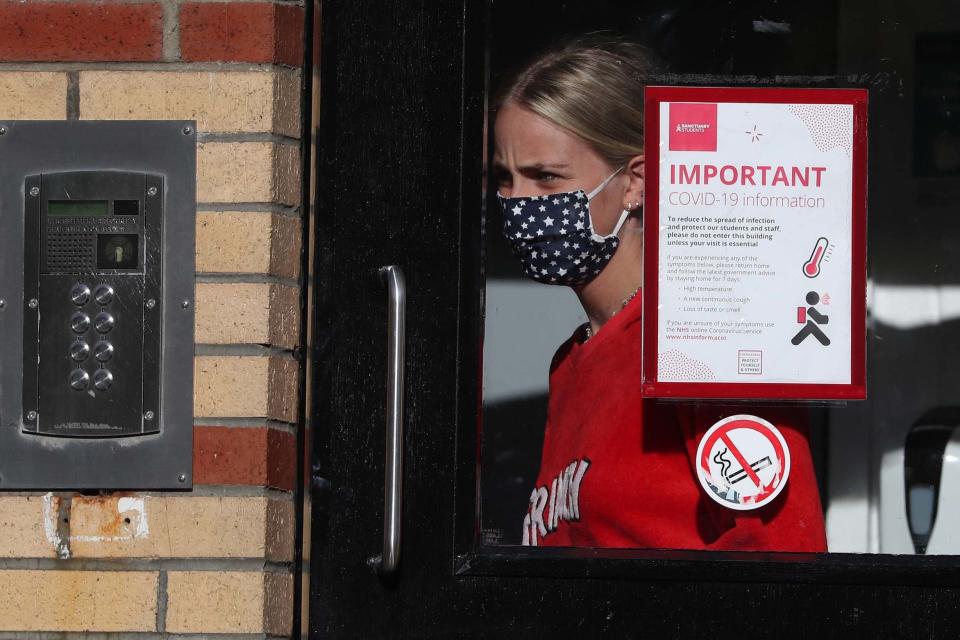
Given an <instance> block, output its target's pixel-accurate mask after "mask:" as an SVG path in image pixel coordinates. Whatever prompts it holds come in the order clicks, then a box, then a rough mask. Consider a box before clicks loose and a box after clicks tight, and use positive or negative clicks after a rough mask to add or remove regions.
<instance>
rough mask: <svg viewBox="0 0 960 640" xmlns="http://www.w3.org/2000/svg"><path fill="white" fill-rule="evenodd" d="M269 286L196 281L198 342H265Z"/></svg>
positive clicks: (267, 327) (268, 313)
mask: <svg viewBox="0 0 960 640" xmlns="http://www.w3.org/2000/svg"><path fill="white" fill-rule="evenodd" d="M270 287H271V285H269V284H266V283H262V284H248V283H242V284H238V283H223V284H219V283H218V284H208V283H199V284H197V286H196V295H197V309H196V312H197V313H196V340H197V342H198V343H200V344H230V343H238V344H244V343H246V344H267V343H268V342H269V341H270Z"/></svg>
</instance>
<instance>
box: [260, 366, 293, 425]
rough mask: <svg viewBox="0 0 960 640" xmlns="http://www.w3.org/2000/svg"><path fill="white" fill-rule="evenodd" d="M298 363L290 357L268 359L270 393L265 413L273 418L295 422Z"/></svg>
mask: <svg viewBox="0 0 960 640" xmlns="http://www.w3.org/2000/svg"><path fill="white" fill-rule="evenodd" d="M299 367H300V365H299V364H298V363H297V361H296V360H293V359H292V358H271V359H270V371H269V376H270V394H269V396H268V404H267V413H268V415H269V417H271V418H273V419H274V420H282V421H284V422H290V423H293V422H296V421H297V416H298V411H297V373H298V372H299Z"/></svg>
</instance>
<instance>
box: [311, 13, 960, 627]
mask: <svg viewBox="0 0 960 640" xmlns="http://www.w3.org/2000/svg"><path fill="white" fill-rule="evenodd" d="M322 5H323V18H324V19H323V21H322V24H321V29H322V37H321V38H320V43H321V45H320V46H321V50H322V54H321V59H322V64H321V71H320V75H319V77H320V85H321V93H322V95H323V99H322V101H321V105H320V113H319V120H318V122H317V123H316V125H317V128H316V132H317V135H316V140H317V158H318V159H317V164H316V167H315V168H314V171H315V176H316V191H315V192H314V195H315V198H316V202H317V209H316V211H317V213H316V215H317V220H316V229H315V232H314V235H313V237H312V241H313V242H314V244H315V246H316V247H317V253H316V258H315V260H314V261H313V264H312V268H313V274H314V282H315V288H314V291H313V294H312V299H311V303H312V305H313V309H312V311H313V314H314V317H313V321H312V327H311V329H312V333H313V336H314V341H313V344H314V345H315V346H314V347H313V348H312V349H311V352H310V360H311V366H312V368H313V372H314V375H313V376H312V379H313V381H314V382H313V388H312V389H310V393H311V394H312V406H313V407H314V409H313V413H312V416H311V418H312V420H311V422H312V424H313V427H312V437H313V441H312V449H308V453H309V452H310V451H312V458H311V464H310V465H309V466H308V467H307V473H306V481H307V482H308V483H309V487H310V489H309V498H310V502H311V504H312V514H310V515H309V516H308V519H309V520H310V522H311V526H312V533H311V534H310V535H309V541H310V545H311V554H310V557H312V558H313V565H312V567H311V571H310V583H309V584H310V605H309V609H310V616H309V628H310V637H318V638H319V637H328V636H329V637H341V636H342V637H361V636H364V637H365V636H370V637H392V636H395V635H404V634H408V635H412V636H414V637H420V636H434V635H435V636H439V637H445V636H446V635H447V634H456V635H458V636H460V637H473V636H476V637H489V636H490V634H491V633H496V632H500V631H503V632H507V631H512V630H518V629H525V630H531V631H540V632H543V631H546V630H548V629H551V630H554V631H556V632H558V633H563V632H565V631H566V632H568V631H570V630H571V629H573V628H578V627H580V628H584V629H592V630H595V631H597V632H614V631H618V632H629V631H630V630H633V631H637V630H639V629H640V628H643V629H644V630H645V631H646V632H648V633H650V634H651V635H652V636H653V637H667V636H673V635H677V634H684V635H685V634H687V633H700V634H706V633H711V632H715V629H716V625H717V624H718V623H720V622H724V623H725V628H726V629H731V628H743V629H756V628H757V627H758V625H759V626H760V627H762V628H764V629H768V630H770V631H777V632H779V633H780V634H781V635H788V636H789V635H793V634H795V633H798V632H799V631H800V630H804V631H805V632H806V633H808V634H809V633H823V634H826V633H837V632H841V631H842V632H844V633H847V634H851V633H852V632H853V634H854V635H856V634H858V633H863V634H866V635H870V634H873V635H900V634H904V635H905V634H907V633H916V634H917V637H927V636H929V635H932V634H934V633H935V632H936V631H937V630H938V629H943V625H944V624H945V623H948V622H953V621H955V620H960V618H958V615H960V614H957V613H955V611H957V610H960V591H958V590H957V589H954V588H952V587H957V586H960V556H948V557H943V556H941V557H925V556H894V555H866V554H798V553H734V552H698V551H682V550H668V551H658V550H609V549H547V548H524V547H503V546H497V547H491V546H482V545H480V542H479V532H478V530H477V524H476V523H477V516H478V514H479V508H480V504H479V497H478V492H477V482H478V479H477V469H478V468H479V450H478V446H477V438H478V433H479V432H478V421H479V407H480V397H479V385H478V384H477V375H478V373H477V372H479V371H480V359H481V349H482V347H481V344H482V343H481V338H482V335H483V323H482V296H481V292H482V287H483V270H482V269H483V265H482V232H483V229H482V224H483V223H482V221H483V211H482V201H481V198H480V193H481V188H482V187H481V175H482V170H483V162H482V161H483V154H484V150H485V144H484V140H483V126H482V125H483V118H484V108H485V95H486V89H487V87H486V85H485V77H484V76H485V47H486V20H487V19H488V18H487V15H488V3H487V2H486V1H485V0H463V1H462V2H458V3H438V5H437V6H429V5H430V3H429V2H408V3H406V4H404V3H403V2H400V1H399V0H398V1H397V2H393V3H385V2H383V0H379V1H378V0H353V1H348V0H325V1H324V2H323V3H322ZM444 29H447V30H448V31H446V32H445V31H444ZM391 33H409V34H410V35H409V36H405V39H406V40H405V42H398V43H391V42H387V41H386V40H385V38H388V37H389V36H390V34H391ZM444 33H446V34H447V35H443V34H444ZM404 46H406V47H408V48H411V49H412V51H410V52H409V53H412V54H415V57H416V58H418V61H419V62H422V66H418V65H416V64H411V60H410V59H407V60H403V59H401V54H400V53H399V52H400V51H401V50H402V47H404ZM455 51H459V57H458V58H457V59H453V58H454V57H456V56H454V55H452V53H453V52H455ZM444 56H446V57H444ZM667 80H669V79H667ZM454 81H456V82H457V87H455V88H453V89H452V88H450V87H449V86H445V85H444V83H450V82H454ZM745 81H749V80H745V79H743V78H718V77H704V76H696V77H695V76H689V75H687V76H678V77H676V83H677V84H680V83H683V84H711V83H717V82H725V83H742V82H745ZM793 82H795V83H799V84H802V85H805V86H810V85H813V84H819V85H824V86H825V85H831V86H864V85H863V82H864V79H863V78H851V79H843V78H835V77H816V78H814V77H811V78H794V79H793ZM884 82H885V80H884V79H877V81H876V82H875V83H873V84H874V86H875V87H879V89H878V90H882V87H883V86H884ZM356 83H368V87H369V92H364V91H363V90H361V89H360V87H358V86H357V84H356ZM778 86H782V85H778ZM454 95H456V96H459V99H458V100H457V101H455V102H454V101H453V100H450V101H449V102H448V104H449V107H448V109H447V111H446V112H445V115H446V116H448V117H447V118H445V117H437V114H438V113H442V110H441V111H438V105H437V104H435V103H434V102H431V100H433V99H434V98H435V97H436V99H440V98H442V97H447V98H450V97H451V96H454ZM377 96H379V98H377ZM411 115H412V116H414V117H415V118H419V117H421V116H423V117H426V118H427V119H425V120H417V119H414V120H409V119H407V120H405V119H404V118H409V117H410V116H411ZM430 117H434V118H435V119H433V120H430V119H429V118H430ZM371 118H376V119H382V121H373V120H370V119H371ZM390 125H394V126H396V127H398V128H397V130H398V131H399V130H400V128H399V127H400V126H401V125H404V126H406V127H407V128H408V129H404V131H403V135H402V136H401V135H400V134H398V138H400V139H399V141H395V140H387V139H381V140H380V144H381V145H382V146H381V148H382V155H381V156H380V157H379V158H371V157H368V156H369V154H370V149H373V148H375V147H376V144H375V143H374V141H372V140H371V139H370V136H374V135H380V136H381V138H382V136H383V135H384V132H388V131H389V130H390ZM371 129H372V130H373V131H371ZM418 143H419V144H420V145H422V146H421V147H420V148H415V146H413V145H416V144H418ZM365 154H366V155H365ZM428 156H435V157H437V158H440V159H441V160H443V159H450V158H453V157H456V158H458V163H457V165H456V166H449V164H443V163H440V165H438V166H433V165H431V164H430V163H429V162H428V161H427V160H426V159H425V158H426V157H428ZM401 162H403V163H407V166H403V167H398V166H397V165H398V164H399V163H401ZM424 172H430V175H424ZM377 179H382V180H383V181H385V182H386V183H387V184H388V185H391V186H392V187H393V188H387V187H385V186H384V183H383V182H377V181H376V180H377ZM418 196H419V197H420V200H419V201H416V199H417V197H418ZM451 196H454V197H453V198H452V199H451ZM364 206H367V207H373V208H375V209H377V210H378V211H381V212H382V211H384V210H389V211H390V212H391V213H390V215H396V216H399V217H403V219H404V224H402V225H401V224H399V223H396V224H393V226H391V224H390V220H389V218H387V217H384V218H383V220H384V221H385V224H384V227H385V231H384V233H385V234H386V237H385V238H373V237H369V236H364V235H363V234H362V233H355V230H354V228H353V227H354V223H353V222H351V216H355V215H363V210H364ZM438 210H440V211H443V212H445V213H446V215H448V216H458V218H457V219H456V223H455V224H454V223H451V222H449V220H448V218H444V217H438V216H439V215H440V214H438V213H437V211H438ZM358 211H359V212H360V213H359V214H358ZM377 215H381V216H386V215H387V214H386V213H380V214H377ZM404 216H408V217H404ZM418 216H420V217H422V218H423V219H424V220H426V221H430V220H433V219H435V221H436V224H437V236H436V237H434V238H424V237H423V235H419V236H417V235H415V233H414V230H411V231H410V232H409V235H405V234H406V233H407V228H408V227H410V226H411V225H412V226H414V227H415V231H417V232H421V233H422V232H423V231H424V230H425V229H427V228H428V226H429V225H427V224H420V223H421V222H423V220H421V218H420V217H418ZM358 238H359V239H361V240H363V239H369V246H364V244H363V243H360V244H358V242H357V240H358ZM418 241H419V242H424V243H427V242H441V243H443V242H447V243H449V242H454V243H456V251H455V252H454V253H452V254H451V253H450V252H445V251H434V252H432V253H431V252H429V251H428V252H427V254H426V255H427V257H423V256H420V255H419V254H418V248H419V249H425V247H426V245H424V246H421V247H418V244H417V243H418ZM407 255H409V256H411V257H412V264H413V265H414V266H413V271H414V273H413V276H414V277H413V278H408V281H411V283H412V284H413V285H414V286H419V287H421V288H422V290H423V293H422V294H421V293H420V292H419V291H418V292H417V293H416V294H415V293H414V292H411V302H415V298H416V295H422V296H423V299H424V306H421V310H422V309H424V308H435V310H436V313H437V316H436V317H429V318H427V317H417V318H414V319H413V320H412V321H410V320H408V323H410V322H413V323H416V322H423V323H425V324H429V325H430V327H428V328H427V329H430V330H431V331H432V333H433V334H434V335H436V336H437V337H438V338H440V339H447V340H448V342H447V343H445V344H447V346H446V347H444V346H443V345H440V346H437V345H432V344H431V342H430V341H429V340H427V339H426V337H425V336H426V334H427V333H430V331H428V330H427V329H417V328H415V327H414V328H411V329H410V330H409V331H408V340H410V341H411V342H412V345H411V346H408V355H409V357H410V358H411V359H412V360H411V362H410V366H411V367H412V368H413V369H414V371H413V375H412V376H408V380H417V379H419V380H420V382H421V385H426V386H419V387H418V386H417V383H416V382H410V383H409V385H410V386H408V389H407V404H408V407H413V409H412V415H410V416H408V419H407V424H406V427H407V429H406V432H407V439H406V443H405V447H404V448H405V452H406V457H407V460H408V463H407V472H406V475H407V485H406V488H405V508H406V511H405V513H404V527H405V537H404V546H403V555H402V558H401V563H402V564H401V567H402V568H401V573H400V575H399V576H397V577H396V578H394V579H391V580H382V579H378V578H377V577H376V576H375V575H373V574H372V572H371V571H370V569H369V567H367V566H366V562H365V560H366V559H367V557H369V556H371V555H373V554H375V553H376V552H377V551H378V550H379V542H378V538H377V536H376V535H375V534H374V533H371V529H375V530H376V532H379V531H380V528H379V526H380V525H379V522H380V520H379V518H380V517H382V508H383V507H382V498H380V497H379V496H380V495H381V493H380V492H382V482H383V480H382V466H381V465H382V460H383V449H382V447H383V444H382V443H383V431H382V428H383V427H382V424H383V415H382V410H380V409H379V408H378V407H376V406H370V405H367V409H368V410H369V412H370V415H369V416H367V415H366V414H364V413H362V412H361V411H360V407H361V406H362V405H363V403H364V398H359V399H358V398H353V397H352V396H353V395H355V394H354V388H353V387H351V386H350V383H351V382H352V383H354V384H368V383H369V384H370V385H374V386H376V387H377V388H378V389H380V388H382V384H383V383H382V378H383V371H384V357H383V353H382V351H384V348H383V347H384V342H383V341H382V340H381V339H380V337H379V336H378V337H376V338H373V337H365V338H363V339H357V338H351V337H350V334H349V330H350V329H351V328H354V329H355V330H356V331H358V332H360V331H364V330H366V329H368V328H373V327H376V326H377V325H376V324H375V323H373V322H367V321H366V320H365V319H363V318H360V317H357V318H355V319H351V318H344V317H338V313H341V311H342V309H341V307H346V306H349V305H347V304H346V301H345V300H344V296H346V295H348V294H349V292H350V291H351V289H350V288H349V287H345V286H344V282H343V279H344V278H347V277H353V278H354V282H353V285H354V286H355V287H359V288H362V289H364V290H366V289H373V290H375V291H376V292H377V293H376V297H377V299H382V298H383V297H384V294H383V290H382V286H381V285H380V284H379V276H378V274H377V268H378V267H379V266H381V265H382V264H384V263H387V262H400V263H401V264H402V263H403V260H404V259H405V257H406V256H407ZM431 258H433V259H436V260H439V261H443V260H447V261H448V262H447V263H445V264H442V265H439V266H438V267H436V269H435V270H434V269H433V268H432V267H431V265H427V264H420V265H419V269H420V271H421V272H422V273H419V274H418V273H417V270H418V267H417V265H418V263H417V262H416V261H417V260H420V261H422V262H425V261H427V260H428V259H431ZM444 266H445V267H446V272H447V273H446V276H445V277H438V278H436V279H435V280H430V279H426V278H424V279H421V280H420V281H419V282H418V281H417V276H418V275H421V276H431V275H432V276H436V275H437V274H438V273H441V272H442V271H443V269H442V267H444ZM438 301H440V302H439V303H438ZM430 302H432V303H434V307H429V306H428V305H427V304H426V303H430ZM341 303H342V304H341ZM355 308H356V309H360V310H361V311H364V312H367V313H369V314H371V315H379V316H380V317H382V314H384V313H385V305H382V304H380V305H378V304H374V303H372V302H369V301H366V302H364V301H361V302H358V303H356V304H355ZM413 308H414V309H416V304H413ZM451 312H452V313H453V314H454V317H452V318H451V317H448V314H449V313H451ZM414 313H416V311H414ZM373 333H375V332H371V335H373ZM364 342H365V343H366V344H367V346H368V348H369V349H370V350H371V352H370V353H369V354H368V353H366V352H363V353H359V352H358V353H351V352H350V348H360V347H361V346H362V344H363V343H364ZM450 343H454V344H456V349H455V350H451V349H449V344H450ZM345 345H346V346H345ZM411 347H412V348H411ZM417 358H421V359H423V360H422V361H420V360H416V359H417ZM430 359H434V360H437V361H440V360H442V361H443V362H441V363H440V364H436V368H434V362H432V361H431V362H427V360H430ZM444 367H446V368H444ZM437 371H444V372H447V373H448V374H449V373H452V372H455V375H452V376H451V375H447V376H443V377H437V378H436V379H434V380H433V382H424V381H425V380H426V378H425V377H419V378H418V376H420V375H421V374H423V375H426V374H434V373H436V372H437ZM338 376H348V377H350V376H352V378H350V380H349V381H348V384H347V385H346V386H345V385H344V383H343V380H342V379H339V378H338ZM451 380H452V381H453V382H451ZM431 385H432V386H431ZM356 394H358V395H359V394H361V391H357V392H356ZM428 413H429V414H430V417H432V418H435V420H436V422H438V423H440V424H433V423H431V422H429V421H428V420H426V419H425V417H426V414H428ZM358 416H359V417H358ZM418 418H419V419H418ZM445 418H450V419H451V422H448V423H446V424H443V421H444V419H445ZM351 420H353V421H354V422H350V421H351ZM352 429H356V430H357V431H362V433H359V434H351V433H348V431H350V430H352ZM338 447H341V448H342V447H346V449H347V450H342V449H338ZM351 458H354V459H353V460H351ZM359 468H364V469H365V471H367V472H368V473H367V475H366V476H362V475H360V473H359V471H358V469H359ZM428 474H434V482H433V483H431V482H430V481H429V479H428V478H426V477H424V476H426V475H428ZM361 494H362V495H361ZM371 496H372V497H371ZM418 500H419V502H417V501H418ZM426 503H431V504H433V505H434V507H435V509H436V511H435V513H433V514H424V513H422V511H423V510H424V505H425V504H426ZM364 504H366V505H369V506H370V508H371V509H372V511H373V513H361V506H360V505H364ZM418 510H419V511H420V513H418V512H417V511H418ZM428 516H434V517H432V518H431V517H428ZM358 538H364V539H363V540H362V541H359V540H358ZM355 544H356V546H354V545H355ZM359 549H362V550H363V552H362V553H361V552H360V551H359ZM545 593H550V594H551V598H544V597H543V594H545ZM558 610H559V611H561V613H557V611H558ZM731 617H732V619H731ZM400 625H405V626H400ZM641 625H642V627H641Z"/></svg>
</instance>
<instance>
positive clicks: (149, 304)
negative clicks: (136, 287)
mask: <svg viewBox="0 0 960 640" xmlns="http://www.w3.org/2000/svg"><path fill="white" fill-rule="evenodd" d="M155 306H157V301H156V300H154V299H153V298H150V299H149V300H147V309H153V308H154V307H155Z"/></svg>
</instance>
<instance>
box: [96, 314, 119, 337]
mask: <svg viewBox="0 0 960 640" xmlns="http://www.w3.org/2000/svg"><path fill="white" fill-rule="evenodd" d="M113 325H114V321H113V316H112V315H110V314H109V313H107V312H105V311H104V312H102V313H98V314H97V317H96V318H94V320H93V326H94V327H96V329H97V331H98V332H99V333H110V330H111V329H113Z"/></svg>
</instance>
